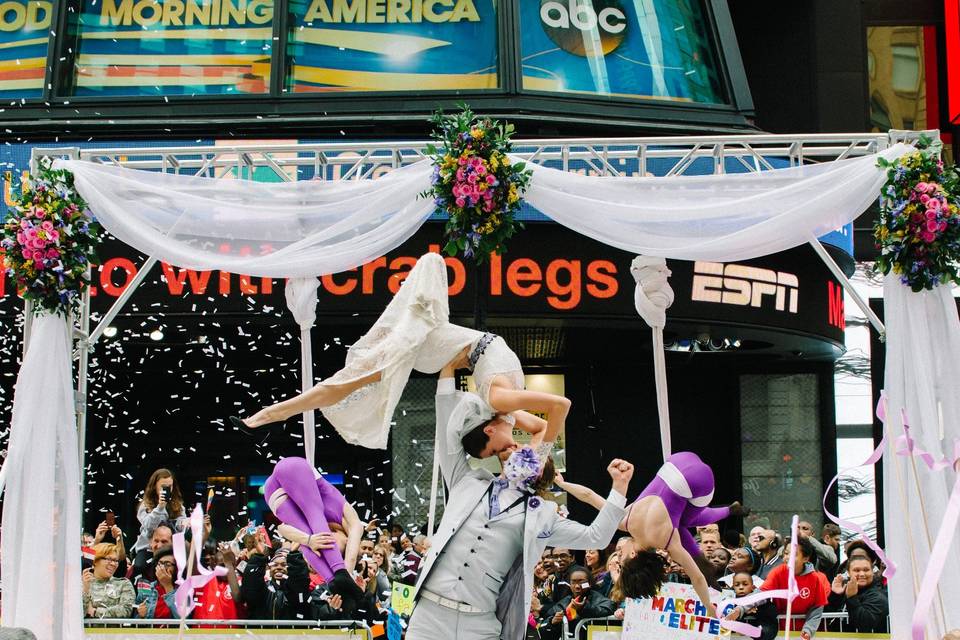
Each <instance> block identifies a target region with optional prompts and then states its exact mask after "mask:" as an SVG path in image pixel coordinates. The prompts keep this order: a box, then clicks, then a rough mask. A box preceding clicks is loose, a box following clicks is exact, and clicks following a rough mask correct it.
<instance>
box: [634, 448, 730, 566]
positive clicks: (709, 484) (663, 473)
mask: <svg viewBox="0 0 960 640" xmlns="http://www.w3.org/2000/svg"><path fill="white" fill-rule="evenodd" d="M713 488H714V482H713V470H712V469H710V467H708V466H707V465H706V464H704V462H703V460H701V459H700V456H698V455H697V454H695V453H691V452H689V451H681V452H679V453H675V454H673V455H671V456H670V457H669V458H667V461H666V462H665V463H664V464H663V466H662V467H660V470H659V471H657V475H656V477H655V478H654V479H653V480H651V481H650V484H648V485H647V486H646V488H645V489H644V490H643V493H641V494H640V496H639V497H638V498H637V500H640V499H642V498H646V497H647V496H657V497H658V498H660V500H662V501H663V505H664V506H665V507H666V508H667V513H668V514H669V516H670V522H671V524H673V528H674V529H675V530H676V531H679V532H680V542H681V543H682V544H683V548H684V549H686V550H687V551H688V552H689V553H690V555H692V556H697V555H700V545H698V544H697V541H696V540H695V539H694V537H693V536H692V535H691V534H690V531H689V530H688V527H702V526H704V525H708V524H712V523H714V522H718V521H719V520H723V519H724V518H726V517H727V516H729V515H730V507H709V506H707V505H709V504H710V501H711V500H712V499H713ZM637 500H635V501H634V502H636V501H637ZM670 537H671V539H672V538H673V534H670ZM667 544H669V541H668V542H667Z"/></svg>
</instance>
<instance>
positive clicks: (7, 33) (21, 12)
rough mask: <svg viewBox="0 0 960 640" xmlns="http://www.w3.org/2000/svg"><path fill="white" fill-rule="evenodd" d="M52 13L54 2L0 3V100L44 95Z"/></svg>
mask: <svg viewBox="0 0 960 640" xmlns="http://www.w3.org/2000/svg"><path fill="white" fill-rule="evenodd" d="M52 12H53V5H52V3H51V0H29V1H27V0H7V1H6V2H3V3H2V4H0V98H38V97H40V96H41V95H42V94H43V77H44V71H45V69H46V66H47V43H48V41H49V39H50V20H51V17H52Z"/></svg>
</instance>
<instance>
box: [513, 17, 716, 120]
mask: <svg viewBox="0 0 960 640" xmlns="http://www.w3.org/2000/svg"><path fill="white" fill-rule="evenodd" d="M711 33H712V29H711V23H710V19H709V15H708V13H707V11H706V8H705V7H704V6H703V5H702V3H701V0H644V1H643V2H629V1H627V0H530V1H529V2H528V1H524V2H521V3H520V39H521V43H520V44H521V56H522V66H523V76H522V82H523V89H524V90H527V91H549V92H559V93H577V94H591V95H604V96H612V97H625V98H639V99H654V100H668V101H674V102H695V103H707V104H722V103H726V102H727V100H726V98H725V94H724V91H723V81H722V75H721V72H720V65H719V63H718V62H717V58H716V56H715V54H714V49H713V42H712V38H711V37H710V34H711Z"/></svg>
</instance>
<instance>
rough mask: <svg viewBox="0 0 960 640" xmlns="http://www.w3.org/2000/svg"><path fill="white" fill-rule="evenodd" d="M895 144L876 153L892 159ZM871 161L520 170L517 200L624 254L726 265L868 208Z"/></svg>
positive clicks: (877, 172)
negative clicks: (661, 174) (590, 171)
mask: <svg viewBox="0 0 960 640" xmlns="http://www.w3.org/2000/svg"><path fill="white" fill-rule="evenodd" d="M910 149H912V147H910V146H908V145H904V144H897V145H894V146H892V147H890V148H889V149H885V150H884V151H883V152H881V153H880V154H879V155H880V156H882V157H884V158H887V159H891V158H896V157H898V156H900V155H902V154H904V153H905V152H907V151H908V150H910ZM876 164H877V156H876V155H871V156H863V157H861V158H854V159H850V160H840V161H838V162H828V163H823V164H816V165H803V166H800V167H794V168H789V169H777V170H774V171H763V172H760V173H744V174H726V175H707V176H672V177H669V178H611V177H596V176H585V175H580V174H577V173H570V172H565V171H559V170H557V169H549V168H544V167H540V166H536V165H531V164H528V165H527V166H528V167H531V168H532V169H533V177H532V179H531V180H530V186H529V188H528V190H527V192H526V194H525V195H524V199H525V200H526V201H527V202H528V203H530V204H531V205H533V206H534V207H536V208H537V209H538V210H539V211H541V212H543V213H544V214H546V215H547V216H549V217H550V218H552V219H553V220H555V221H556V222H558V223H560V224H562V225H564V226H565V227H569V228H571V229H573V230H574V231H578V232H580V233H582V234H583V235H585V236H589V237H591V238H593V239H594V240H598V241H600V242H602V243H604V244H607V245H610V246H612V247H618V248H620V249H623V250H625V251H630V252H631V253H639V254H642V255H648V256H662V257H664V258H674V259H679V260H712V261H715V262H731V261H735V260H747V259H749V258H756V257H759V256H765V255H769V254H772V253H776V252H778V251H784V250H786V249H790V248H793V247H795V246H797V245H801V244H804V243H807V242H810V241H811V240H813V239H814V238H816V237H819V236H822V235H824V234H827V233H829V232H831V231H833V230H834V229H837V228H838V227H841V226H843V225H844V224H846V223H848V222H850V221H851V220H853V219H854V218H856V217H857V216H859V215H860V214H861V213H863V212H864V211H865V210H866V209H867V207H868V206H869V205H870V204H871V203H872V202H874V201H876V199H877V197H878V196H879V193H880V187H881V186H883V183H884V181H885V180H886V174H885V173H884V171H883V170H881V169H879V168H878V167H877V166H876Z"/></svg>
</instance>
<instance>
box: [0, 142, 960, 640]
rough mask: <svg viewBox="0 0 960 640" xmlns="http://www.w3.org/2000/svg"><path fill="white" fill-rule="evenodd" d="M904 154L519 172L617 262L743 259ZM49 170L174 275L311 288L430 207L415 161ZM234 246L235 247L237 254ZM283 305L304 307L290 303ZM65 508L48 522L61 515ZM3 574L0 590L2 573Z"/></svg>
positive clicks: (835, 214)
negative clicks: (321, 174) (383, 171)
mask: <svg viewBox="0 0 960 640" xmlns="http://www.w3.org/2000/svg"><path fill="white" fill-rule="evenodd" d="M910 149H911V147H910V146H907V145H903V144H897V145H893V146H891V147H889V148H886V149H884V150H882V151H881V152H880V153H878V154H870V155H865V156H862V157H858V158H851V159H845V160H838V161H835V162H827V163H822V164H815V165H801V166H797V167H792V168H787V169H771V170H768V171H761V172H756V173H747V174H727V175H708V176H696V177H690V176H673V177H668V178H653V177H651V178H615V177H600V176H579V175H574V174H571V173H569V172H566V171H561V170H558V169H552V168H547V167H543V166H531V168H532V169H533V176H532V180H531V184H530V188H529V189H528V191H527V193H526V194H525V198H526V200H527V202H529V203H530V204H531V205H533V206H534V207H536V208H537V209H539V210H540V211H541V212H542V213H544V214H545V215H547V216H549V217H550V218H552V219H553V220H555V221H556V222H558V223H560V224H563V225H565V226H568V227H570V228H572V229H574V230H576V231H578V232H580V233H583V234H585V235H588V236H590V237H592V238H594V239H597V240H599V241H600V242H605V243H607V244H610V245H613V246H617V247H619V248H622V249H626V250H629V251H634V252H637V253H642V254H647V255H654V256H661V257H667V258H675V259H697V260H712V261H718V262H724V261H732V260H743V259H748V258H751V257H757V256H761V255H766V254H769V253H773V252H777V251H781V250H784V249H787V248H790V247H793V246H797V245H800V244H804V243H807V242H812V241H814V240H815V238H816V237H818V236H819V235H822V234H824V233H827V232H829V231H831V230H833V229H835V228H837V227H839V226H842V225H843V224H845V223H847V222H849V221H851V220H853V219H854V218H855V217H857V216H858V215H860V214H861V213H862V212H863V211H864V210H865V209H866V208H867V206H868V205H869V204H870V203H871V202H873V201H874V200H875V199H876V197H877V196H878V194H879V190H880V187H881V185H883V183H884V181H885V179H886V178H885V171H884V170H882V169H880V168H878V167H877V165H876V162H877V159H878V158H880V157H882V158H885V159H888V160H890V159H893V158H895V157H898V156H900V155H902V154H904V153H906V152H907V151H909V150H910ZM59 166H61V167H63V168H66V169H69V170H70V171H72V172H73V174H74V176H75V179H76V186H77V189H78V190H79V192H80V193H81V195H82V196H83V197H84V198H85V199H86V200H87V202H88V203H89V204H90V208H91V210H92V211H93V212H94V214H95V216H96V217H97V218H98V220H99V221H100V223H101V224H102V225H103V226H104V227H105V228H106V229H107V230H108V231H109V232H110V233H112V234H113V235H114V236H115V237H117V238H118V239H120V240H122V241H124V242H126V243H127V244H129V245H131V246H132V247H134V248H135V249H137V250H139V251H141V252H142V253H144V254H146V255H149V256H152V257H153V258H155V259H161V260H164V261H167V262H170V263H173V264H177V265H179V266H182V267H186V268H193V269H221V270H226V271H232V272H239V273H245V274H249V275H253V276H264V277H277V278H280V277H291V278H303V279H315V278H316V277H317V276H320V275H324V274H329V273H336V272H339V271H343V270H347V269H351V268H354V267H356V266H358V265H360V264H362V263H364V262H366V261H368V260H371V259H373V258H376V257H379V256H380V255H382V254H384V253H386V252H387V251H389V250H390V249H392V248H394V247H396V246H398V245H399V244H401V243H402V242H403V241H404V240H405V239H407V238H408V237H410V236H411V235H412V234H413V233H414V231H416V229H417V228H419V227H420V226H421V225H422V224H423V223H424V222H425V221H426V219H427V218H428V217H429V215H430V213H431V212H432V211H433V208H434V204H433V202H432V201H430V200H429V199H425V198H422V197H420V196H419V194H421V193H422V192H424V191H426V190H427V189H429V187H430V176H431V172H432V170H431V166H430V164H429V162H428V161H422V162H419V163H414V164H411V165H409V166H406V167H401V168H398V169H396V170H394V171H392V172H390V173H388V174H387V175H385V176H383V177H379V178H377V179H374V180H349V181H341V182H323V181H305V182H293V183H287V184H277V183H257V182H252V181H235V180H229V181H223V180H218V179H210V178H204V177H188V176H182V175H171V174H165V173H156V172H149V171H139V170H134V169H127V168H123V167H119V166H109V165H103V164H97V163H91V162H82V161H59ZM242 247H247V249H246V250H245V251H246V253H244V249H242ZM251 248H252V250H251ZM297 304H298V305H299V306H301V307H304V306H309V304H306V305H305V304H304V301H303V300H302V299H300V300H298V302H297ZM314 306H315V303H314ZM308 316H309V314H307V315H306V316H305V317H308ZM298 320H299V318H298ZM306 333H307V334H308V332H306ZM36 346H38V347H40V348H39V349H33V348H31V349H30V351H28V359H30V358H40V357H41V356H42V355H43V351H44V350H45V349H60V350H63V345H60V344H58V343H56V342H54V341H49V342H48V341H46V340H45V341H44V342H42V343H39V344H37V345H36ZM27 364H28V362H27V361H25V363H24V370H25V371H26V370H27V369H28V367H27ZM61 378H62V380H61V379H60V378H55V380H56V382H57V384H58V385H59V386H60V387H63V388H62V389H60V388H58V389H57V390H56V392H58V393H59V392H69V391H70V389H69V386H70V382H69V376H66V377H64V376H61ZM20 384H23V380H22V379H21V382H20ZM943 386H944V391H949V392H953V393H956V391H957V389H956V386H957V383H956V382H955V380H950V381H949V382H945V383H944V385H943ZM947 387H949V389H947ZM42 401H43V398H42V397H41V396H39V395H36V394H33V395H29V396H28V395H26V394H24V402H35V403H36V402H42ZM17 402H20V395H19V394H18V397H17ZM15 404H16V403H15ZM34 409H37V407H31V406H24V405H23V404H21V406H15V407H14V412H15V415H17V412H20V413H19V415H33V413H32V412H33V410H34ZM918 413H921V412H918ZM37 415H42V414H41V413H37ZM924 415H926V413H924ZM56 427H57V424H55V423H53V422H51V424H49V425H47V424H39V423H37V422H36V421H34V423H33V424H31V425H30V428H31V429H34V430H36V429H40V430H47V429H50V430H54V429H55V428H56ZM24 428H26V426H24ZM958 430H960V425H957V424H955V423H953V422H951V423H950V424H945V425H944V427H943V431H942V433H943V434H944V437H957V436H960V433H958ZM33 452H34V455H35V456H40V455H41V454H42V452H40V451H39V450H36V449H34V450H33ZM24 463H25V464H29V461H26V462H24ZM10 477H11V478H14V477H18V476H16V475H14V474H13V473H11V476H10ZM73 506H76V505H73ZM73 506H69V508H65V509H63V510H61V511H60V513H72V512H73V511H71V509H72V508H73ZM29 508H30V506H29V505H24V506H23V509H29ZM888 516H894V514H888ZM894 517H895V516H894ZM934 517H936V516H934ZM58 526H59V527H61V528H64V527H65V528H66V530H71V527H72V526H73V525H72V524H70V523H64V522H62V521H61V522H59V524H58ZM11 556H12V557H24V558H25V557H26V554H25V553H24V548H23V546H22V544H21V545H20V546H19V547H17V548H12V547H11V546H10V545H9V544H8V537H7V536H4V537H3V557H4V559H5V561H6V559H7V558H8V557H11ZM43 560H44V561H45V560H46V559H43ZM51 560H52V558H51ZM36 561H37V559H36V558H33V560H32V562H36ZM915 562H916V565H915V567H914V571H918V572H920V573H922V572H923V567H924V558H922V557H918V558H916V559H915ZM3 573H4V581H5V582H6V576H7V570H6V567H5V569H4V572H3ZM943 580H944V581H951V584H950V585H944V587H943V590H942V592H943V593H947V594H949V593H956V592H960V584H955V583H958V582H960V575H958V574H957V573H953V574H948V575H945V576H944V578H943ZM66 588H67V591H68V598H67V599H68V601H69V602H78V600H79V590H80V582H79V580H73V581H72V582H71V583H70V584H68V585H67V586H66ZM914 593H915V592H914ZM910 596H911V593H910V592H909V591H908V592H906V593H905V595H904V597H903V599H902V600H897V601H895V602H894V603H893V604H894V608H893V613H894V617H895V622H894V625H895V628H897V627H898V623H897V619H899V620H901V621H902V620H909V617H910V614H911V613H912V610H913V607H912V600H909V598H910ZM30 604H31V606H32V607H35V608H41V609H44V608H46V607H47V606H49V609H50V610H51V611H53V610H55V609H57V607H58V603H56V602H53V601H51V602H37V601H34V602H32V603H30ZM73 606H75V605H71V606H70V607H68V609H70V610H72V609H73ZM5 614H7V615H5V621H9V622H14V623H16V620H17V619H20V618H18V613H17V612H16V611H9V610H6V609H5ZM69 615H70V614H69V613H68V616H69ZM957 615H958V614H957V613H955V612H946V613H945V614H944V616H943V617H942V623H943V624H946V625H948V628H949V626H950V625H953V626H957V625H958V624H960V621H957V620H955V619H951V616H953V617H955V616H957ZM7 616H10V617H9V618H8V617H7ZM22 619H24V620H26V619H27V618H26V617H23V618H22ZM64 628H65V627H64ZM900 628H902V626H901V627H900ZM935 628H940V624H937V625H936V627H935ZM50 637H52V636H50Z"/></svg>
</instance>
